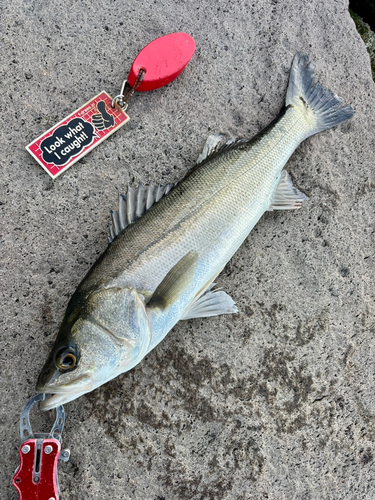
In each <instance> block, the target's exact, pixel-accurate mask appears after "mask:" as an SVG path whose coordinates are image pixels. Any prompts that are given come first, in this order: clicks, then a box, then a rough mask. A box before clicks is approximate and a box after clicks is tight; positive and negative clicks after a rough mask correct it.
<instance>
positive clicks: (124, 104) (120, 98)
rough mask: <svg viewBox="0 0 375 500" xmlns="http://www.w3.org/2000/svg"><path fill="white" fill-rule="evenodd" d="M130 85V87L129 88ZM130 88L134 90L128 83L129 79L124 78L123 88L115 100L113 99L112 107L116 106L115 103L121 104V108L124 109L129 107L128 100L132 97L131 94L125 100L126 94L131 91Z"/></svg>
mask: <svg viewBox="0 0 375 500" xmlns="http://www.w3.org/2000/svg"><path fill="white" fill-rule="evenodd" d="M127 87H128V88H127ZM125 89H127V92H125ZM129 89H131V90H133V89H132V88H131V86H130V85H129V84H128V81H127V80H124V81H123V82H122V86H121V90H120V93H119V95H117V96H116V97H115V98H114V99H113V100H112V108H114V107H115V103H116V104H118V105H119V106H120V108H121V109H123V110H124V111H125V110H126V108H127V107H128V102H127V100H128V99H129V98H130V97H131V96H130V95H129V96H128V99H126V100H125V94H128V93H129Z"/></svg>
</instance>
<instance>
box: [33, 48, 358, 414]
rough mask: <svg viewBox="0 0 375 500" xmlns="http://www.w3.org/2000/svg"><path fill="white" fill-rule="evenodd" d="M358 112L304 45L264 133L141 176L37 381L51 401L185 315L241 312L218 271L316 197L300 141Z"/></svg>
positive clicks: (216, 143)
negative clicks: (260, 228)
mask: <svg viewBox="0 0 375 500" xmlns="http://www.w3.org/2000/svg"><path fill="white" fill-rule="evenodd" d="M353 114H354V111H353V109H352V108H351V107H350V106H349V105H343V100H342V99H341V98H339V97H338V96H336V95H335V94H333V93H332V92H331V91H330V90H327V89H325V88H323V87H322V85H320V84H319V83H317V82H316V79H315V75H314V67H313V65H312V64H310V63H309V62H308V58H307V57H306V56H301V55H300V54H297V55H296V57H295V58H294V61H293V65H292V69H291V73H290V79H289V86H288V90H287V96H286V105H285V108H284V109H283V111H282V112H281V114H280V115H279V117H278V118H277V119H276V120H274V121H273V122H272V123H271V124H270V125H269V126H268V127H266V128H265V129H264V130H263V131H262V132H261V133H260V134H258V135H257V136H256V137H254V138H253V139H251V140H245V139H239V140H234V139H230V140H228V139H227V138H225V137H224V136H221V135H215V136H211V137H209V139H208V140H207V143H206V145H205V147H204V150H203V152H202V154H201V155H200V157H199V159H198V164H197V167H196V168H195V169H193V170H192V172H191V173H190V174H189V175H188V176H187V177H186V178H185V179H184V180H183V181H182V182H180V183H178V184H177V185H176V186H174V187H173V188H172V186H171V185H168V186H150V187H145V186H143V185H140V186H139V188H138V189H137V190H132V189H130V188H129V189H128V192H127V195H126V196H120V200H119V209H118V211H116V212H113V213H112V225H111V227H110V233H111V237H110V245H109V247H108V249H107V250H106V251H105V252H104V253H103V254H102V256H101V257H100V258H99V259H98V261H97V262H96V263H95V264H94V265H93V266H92V268H91V269H90V271H89V272H88V274H87V275H86V277H85V278H84V279H83V281H82V282H81V284H80V285H79V287H78V289H77V290H76V292H75V293H74V295H73V297H72V299H71V300H70V302H69V304H68V307H67V311H66V314H65V317H64V320H63V323H62V326H61V329H60V331H59V334H58V336H57V339H56V341H55V344H54V346H53V348H52V351H51V353H50V356H49V358H48V360H47V362H46V364H45V366H44V368H43V370H42V372H41V374H40V376H39V380H38V383H37V390H38V391H39V392H43V393H48V394H49V395H50V396H49V397H48V398H46V400H45V401H44V403H43V408H44V409H45V410H47V409H51V408H54V407H55V406H57V405H60V404H64V403H67V402H69V401H72V400H73V399H75V398H78V397H79V396H81V395H82V394H85V393H86V392H88V391H92V390H93V389H95V388H97V387H98V386H100V385H102V384H104V383H105V382H107V381H109V380H111V379H112V378H114V377H116V376H117V375H119V374H120V373H123V372H126V371H127V370H130V369H131V368H133V367H134V366H135V365H136V364H137V363H139V362H140V361H141V360H142V358H143V357H144V356H145V355H146V354H147V353H148V352H149V351H151V349H153V348H154V347H155V346H156V345H157V344H158V343H159V342H160V341H161V340H162V339H163V338H164V337H165V336H166V335H167V333H168V332H169V331H170V330H171V328H173V326H174V325H175V324H176V323H177V322H178V321H180V320H182V319H189V318H198V317H205V316H215V315H218V314H225V313H235V312H237V309H236V306H235V303H234V301H233V300H232V299H231V298H230V297H229V296H228V295H227V294H226V293H225V292H224V291H215V290H213V289H212V286H213V282H214V280H215V278H216V276H217V275H218V274H219V273H220V272H221V271H222V269H223V268H224V266H225V264H226V263H227V262H228V261H229V260H230V258H231V257H232V255H233V254H234V253H235V252H236V250H237V249H238V248H239V247H240V246H241V244H242V243H243V241H244V240H245V238H246V237H247V236H248V234H249V233H250V231H251V230H252V229H253V227H254V226H255V224H256V223H257V222H258V220H259V219H260V217H261V216H262V215H263V214H264V212H265V211H267V210H275V209H277V210H279V209H295V208H299V207H300V205H301V203H302V201H304V200H305V199H306V196H305V195H304V194H303V193H301V192H300V191H298V189H296V188H295V187H294V186H293V184H292V182H291V179H290V177H289V175H288V174H287V173H286V171H284V170H283V168H284V165H285V163H286V162H287V160H288V159H289V157H290V156H291V154H292V153H293V151H294V150H295V149H296V148H297V147H298V145H299V144H300V143H301V142H302V141H303V140H304V139H306V138H307V137H309V136H311V135H313V134H316V133H317V132H320V131H322V130H325V129H327V128H330V127H334V126H335V125H338V124H339V123H341V122H344V121H345V120H348V119H349V118H351V117H352V116H353ZM171 188H172V189H171Z"/></svg>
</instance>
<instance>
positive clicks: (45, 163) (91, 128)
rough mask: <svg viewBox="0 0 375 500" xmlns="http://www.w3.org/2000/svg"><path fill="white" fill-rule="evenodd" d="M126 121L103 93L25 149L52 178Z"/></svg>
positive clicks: (122, 112) (126, 116)
mask: <svg viewBox="0 0 375 500" xmlns="http://www.w3.org/2000/svg"><path fill="white" fill-rule="evenodd" d="M128 120H129V117H128V115H127V114H126V113H125V112H124V111H123V110H122V109H121V108H120V107H119V106H118V105H117V104H116V105H115V107H114V108H112V99H111V98H110V97H109V95H108V94H107V93H106V92H104V91H103V92H101V93H100V94H99V95H97V96H96V97H94V98H93V99H91V101H89V102H87V103H86V104H85V105H84V106H82V107H81V108H79V109H77V110H76V111H74V113H72V114H71V115H69V116H68V117H67V118H64V120H62V121H61V122H60V123H58V124H57V125H54V126H53V127H52V128H50V129H49V130H48V131H47V132H45V133H44V134H43V135H41V136H40V137H38V139H36V140H35V141H33V142H32V143H31V144H29V145H28V146H26V149H27V150H28V151H29V153H31V155H32V156H33V157H34V158H35V159H36V161H37V162H38V163H39V164H40V165H41V166H42V167H43V168H44V170H45V171H46V172H48V173H49V175H50V176H51V177H52V178H53V179H55V178H56V177H58V176H59V175H60V174H62V173H63V172H65V170H67V169H68V168H69V167H71V166H72V165H73V164H74V163H75V162H76V161H78V160H79V159H80V158H82V156H85V155H86V154H87V153H88V152H89V151H91V150H92V149H93V148H95V146H97V145H98V144H100V143H101V142H102V141H104V139H106V138H107V137H109V136H110V135H112V134H113V132H115V131H116V130H117V129H119V128H120V127H122V125H124V124H125V123H126V122H127V121H128Z"/></svg>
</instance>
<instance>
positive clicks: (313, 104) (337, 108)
mask: <svg viewBox="0 0 375 500" xmlns="http://www.w3.org/2000/svg"><path fill="white" fill-rule="evenodd" d="M343 102H344V101H343V99H342V98H341V97H339V96H337V95H336V94H334V93H333V92H331V91H330V90H328V89H325V88H324V87H323V86H322V85H321V84H320V83H318V82H317V81H316V77H315V73H314V65H313V64H312V63H309V59H308V57H307V56H301V54H300V53H299V52H297V54H296V56H295V57H294V60H293V64H292V69H291V71H290V77H289V86H288V91H287V94H286V105H287V106H288V105H289V104H291V105H293V106H296V107H297V108H299V109H301V110H303V111H304V112H305V113H306V119H307V121H308V122H309V123H310V124H311V129H310V131H309V133H308V135H307V137H309V136H310V135H313V134H316V133H317V132H321V131H322V130H326V129H327V128H331V127H335V126H336V125H338V124H339V123H342V122H344V121H346V120H349V118H351V117H352V116H353V115H354V110H353V109H352V108H351V106H349V104H345V105H342V103H343Z"/></svg>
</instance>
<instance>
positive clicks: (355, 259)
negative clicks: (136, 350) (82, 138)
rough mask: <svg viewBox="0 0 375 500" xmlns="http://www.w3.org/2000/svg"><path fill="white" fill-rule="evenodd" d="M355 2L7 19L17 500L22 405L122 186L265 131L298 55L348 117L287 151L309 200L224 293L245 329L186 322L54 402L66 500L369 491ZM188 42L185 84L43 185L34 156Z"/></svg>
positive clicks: (241, 256)
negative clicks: (99, 381) (129, 77)
mask: <svg viewBox="0 0 375 500" xmlns="http://www.w3.org/2000/svg"><path fill="white" fill-rule="evenodd" d="M347 7H348V6H347V2H346V1H343V0H337V1H330V0H325V1H324V0H313V1H309V2H305V1H302V0H299V1H297V0H293V1H291V0H284V1H277V0H274V1H271V0H262V1H260V2H259V1H258V2H252V1H248V2H245V1H239V2H230V1H229V0H219V1H214V0H202V1H199V2H196V1H191V0H187V1H185V2H176V3H173V2H171V1H169V0H155V1H154V2H121V1H119V0H118V1H117V2H114V1H113V2H112V1H109V0H103V1H102V2H98V1H87V0H81V1H73V0H67V1H65V2H55V1H49V2H45V1H42V0H37V1H35V0H30V1H26V0H23V1H22V0H14V1H12V2H8V5H7V6H4V7H3V12H2V30H1V36H2V39H3V41H2V57H1V81H2V95H1V114H0V116H1V122H2V125H1V152H2V154H1V158H2V161H1V210H2V217H1V224H2V225H1V229H2V231H1V262H2V267H1V293H2V314H1V318H0V322H1V327H2V336H1V355H0V356H1V358H0V359H1V362H0V370H1V408H0V424H1V432H0V436H1V446H2V448H1V453H0V463H1V465H0V469H1V470H0V492H1V498H2V499H10V500H12V499H15V498H17V495H16V491H15V489H14V488H13V487H12V485H11V476H12V474H13V472H14V469H15V468H16V466H17V464H18V454H17V450H18V447H19V436H18V419H19V414H20V411H21V409H22V407H23V405H24V403H25V402H26V400H27V399H28V398H29V397H31V396H32V395H34V393H35V392H34V385H35V382H36V379H37V376H38V373H39V370H40V369H41V367H42V365H43V363H44V361H45V358H46V356H47V353H48V351H49V348H50V346H51V343H52V341H53V338H54V336H55V334H56V332H57V329H58V326H59V323H60V322H61V320H62V316H63V314H64V309H65V307H66V305H67V302H68V300H69V297H70V296H71V294H72V293H73V291H74V289H75V288H76V286H77V285H78V283H79V281H80V280H81V278H82V277H83V276H84V275H85V273H86V271H87V270H88V268H89V266H90V265H91V263H93V262H94V261H95V260H96V258H97V257H98V256H99V255H100V253H101V252H102V251H103V250H104V249H105V247H106V225H107V223H108V221H109V209H110V208H112V207H115V206H116V200H117V189H118V188H119V189H120V190H123V189H124V187H125V185H126V184H127V182H128V181H131V182H134V183H137V182H138V181H139V180H142V181H143V182H146V183H147V182H152V181H161V182H168V181H175V180H178V179H179V178H180V177H181V176H182V175H183V174H184V173H185V172H186V171H187V169H188V168H189V167H191V166H192V165H193V163H194V160H195V158H196V157H197V156H198V154H199V153H200V150H201V148H202V146H203V144H204V142H205V139H206V137H207V135H208V134H209V133H210V132H216V131H224V132H229V133H232V134H234V135H242V136H247V137H250V136H252V135H254V134H255V133H256V132H258V131H259V130H260V129H261V128H263V127H264V126H265V125H267V123H268V122H269V121H270V120H272V119H273V118H274V117H275V116H276V115H277V114H278V112H279V110H280V109H281V107H282V105H283V102H284V97H285V90H286V85H287V79H288V73H289V68H290V64H291V61H292V58H293V56H294V54H295V52H296V51H297V50H299V51H302V52H304V53H307V54H309V55H310V58H311V60H312V61H313V62H314V63H315V65H316V70H317V74H318V75H319V77H320V80H321V82H322V83H323V84H324V85H325V86H328V87H329V88H331V89H332V90H333V91H335V92H336V93H338V94H339V95H341V96H343V97H344V98H345V100H346V101H347V102H349V103H351V104H352V106H353V107H354V108H355V110H356V115H355V117H354V119H353V120H352V121H351V122H350V123H347V124H344V125H342V126H340V127H338V128H337V129H335V130H329V131H326V132H324V133H322V134H320V135H318V136H314V137H312V138H310V139H308V140H307V141H306V142H305V143H304V144H303V145H302V146H301V147H300V148H299V149H298V150H297V151H296V153H295V154H294V155H293V157H292V159H291V160H290V162H289V165H288V167H287V169H288V171H289V172H290V173H291V175H292V176H293V178H294V179H295V180H296V184H297V185H298V187H299V188H300V189H301V190H303V191H304V192H306V193H307V194H308V196H309V197H310V200H309V201H308V202H307V203H306V204H305V205H304V207H303V209H301V210H300V211H298V212H296V213H289V212H286V213H281V212H279V213H268V214H266V215H265V216H264V217H263V219H262V220H261V222H260V223H259V224H258V226H257V227H256V229H255V230H254V231H253V232H252V234H251V235H250V237H249V238H248V240H247V241H246V242H245V244H244V245H243V246H242V248H241V249H240V250H239V252H238V253H237V254H236V255H235V257H234V258H233V259H232V261H231V262H230V263H229V264H228V265H227V267H226V268H225V271H224V272H223V273H222V275H221V276H220V278H219V279H218V284H219V285H220V287H222V288H223V289H224V290H225V291H227V292H228V293H230V295H231V296H232V297H233V298H234V299H235V301H236V302H237V304H238V307H239V310H240V313H239V314H238V315H236V316H233V317H220V318H214V319H205V320H194V321H189V322H187V323H183V324H179V325H178V326H177V327H176V328H175V329H174V330H173V331H172V332H171V333H170V334H169V336H168V337H167V338H166V339H165V341H163V342H162V344H161V345H159V346H158V347H157V348H156V349H155V350H154V351H153V352H152V353H150V355H148V356H147V358H146V359H145V360H144V361H143V362H142V363H141V364H140V365H139V366H137V367H136V368H135V369H133V370H132V371H131V372H130V373H127V374H125V375H122V376H120V377H118V378H117V379H116V380H113V381H112V382H110V383H108V384H107V385H105V386H103V387H101V388H100V389H98V390H96V391H95V392H93V393H91V394H89V395H88V396H85V397H82V398H80V399H79V400H76V401H74V402H72V403H70V404H69V405H67V406H66V412H67V423H66V428H65V431H64V444H65V445H66V446H69V447H70V449H71V453H72V455H71V460H70V462H69V463H68V464H61V465H60V466H59V477H60V483H61V490H62V491H61V500H66V499H71V500H76V499H77V500H78V499H79V500H82V499H103V500H114V499H131V500H133V499H139V500H162V499H165V500H172V499H173V500H174V499H181V500H185V499H196V500H203V499H212V500H221V499H223V500H224V499H225V500H232V499H236V500H240V499H243V500H250V499H254V500H255V499H301V500H302V499H305V500H308V499H372V498H374V497H375V484H374V479H375V474H374V438H375V421H374V416H375V399H374V372H375V363H374V354H375V349H374V340H373V336H374V331H375V322H374V281H375V276H374V187H375V181H374V177H373V172H374V160H373V158H374V145H375V132H374V130H375V129H374V125H375V120H374V114H375V100H374V98H375V91H374V90H375V89H374V83H373V82H372V80H371V70H370V63H369V57H368V55H367V53H366V49H365V46H364V44H363V42H362V40H361V39H360V36H359V35H358V33H357V32H356V30H355V26H354V22H353V21H352V20H351V18H350V16H349V14H348V11H347ZM179 30H184V31H186V32H188V33H190V34H191V35H192V36H193V37H194V38H195V40H196V44H197V51H196V54H195V56H194V58H193V60H192V62H191V63H190V64H189V66H188V67H187V68H186V70H185V72H184V73H183V74H182V75H181V76H180V77H179V78H178V80H176V81H175V82H174V83H173V84H171V85H169V86H168V87H166V88H163V89H160V90H157V91H155V92H152V93H149V94H142V95H140V94H139V95H137V96H135V97H134V98H133V100H132V102H131V104H130V106H129V114H130V116H131V122H130V123H129V124H127V125H126V126H125V127H124V128H123V129H122V130H121V131H119V132H117V133H116V134H115V135H114V136H112V137H111V138H110V139H109V140H107V141H105V142H104V143H103V144H102V145H101V146H99V147H98V148H96V149H95V150H94V151H93V152H91V153H90V154H89V155H88V156H86V158H85V159H84V160H82V161H81V162H80V163H77V164H76V165H74V166H73V167H71V168H70V170H68V171H67V172H66V173H65V174H63V175H62V176H61V177H60V178H58V179H57V180H55V181H52V180H51V179H50V178H49V177H48V175H47V174H46V173H45V172H44V171H43V170H42V168H41V167H40V166H39V165H38V164H37V163H36V162H35V161H34V160H33V159H32V158H31V156H29V154H28V153H27V152H26V151H25V149H24V147H25V145H26V144H28V143H29V142H30V141H31V140H32V139H34V138H36V137H38V136H39V135H40V134H41V133H42V132H44V131H45V130H46V129H48V128H49V127H51V126H52V125H53V124H54V123H56V122H58V121H60V120H61V119H62V118H64V117H65V116H66V115H68V114H69V113H71V112H72V111H73V110H74V109H76V108H77V107H78V106H80V105H81V104H83V103H85V102H86V101H87V100H88V99H90V98H91V97H92V96H94V95H96V94H97V93H98V92H99V91H101V90H103V89H105V90H107V91H108V92H109V93H110V94H112V95H115V94H116V93H118V90H119V88H120V85H121V82H122V79H123V78H124V77H125V76H126V74H127V70H128V69H129V68H130V65H131V62H132V60H133V58H134V57H135V56H136V54H137V53H138V51H139V50H140V49H141V48H142V47H143V46H144V45H145V44H146V43H148V42H149V41H151V40H152V39H153V38H156V37H158V36H161V35H163V34H166V33H169V32H173V31H179ZM33 418H34V420H33V421H34V423H35V427H38V425H37V423H38V422H40V423H39V430H43V429H44V428H47V427H48V426H49V425H50V422H49V421H47V420H46V418H47V417H45V416H43V417H41V415H40V413H38V411H35V413H34V414H33ZM43 426H44V428H43V429H41V427H43Z"/></svg>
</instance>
